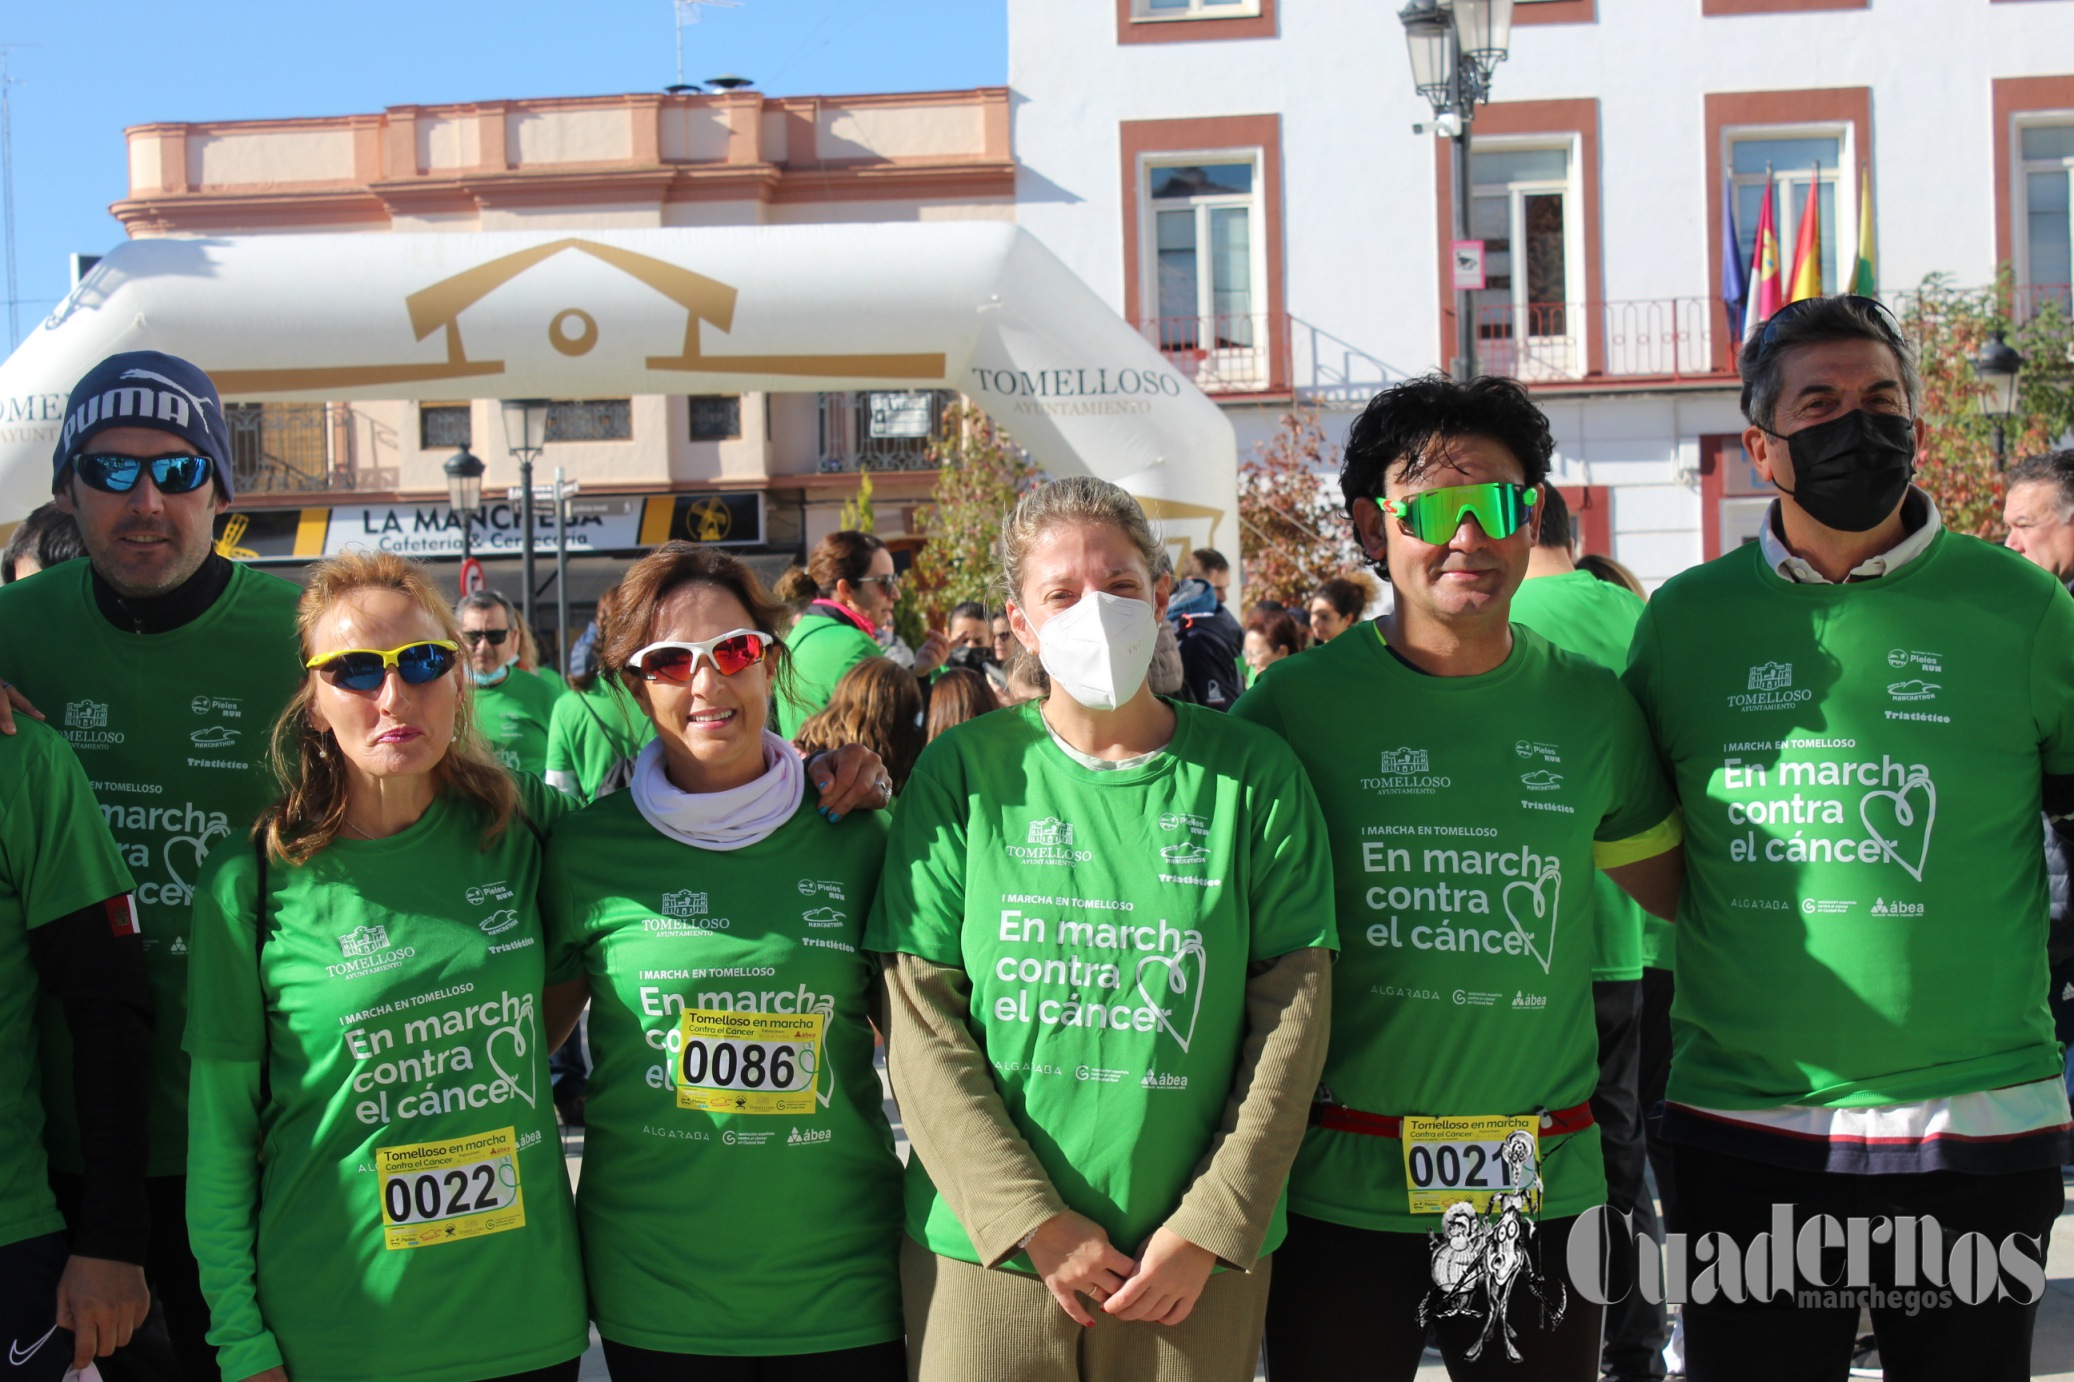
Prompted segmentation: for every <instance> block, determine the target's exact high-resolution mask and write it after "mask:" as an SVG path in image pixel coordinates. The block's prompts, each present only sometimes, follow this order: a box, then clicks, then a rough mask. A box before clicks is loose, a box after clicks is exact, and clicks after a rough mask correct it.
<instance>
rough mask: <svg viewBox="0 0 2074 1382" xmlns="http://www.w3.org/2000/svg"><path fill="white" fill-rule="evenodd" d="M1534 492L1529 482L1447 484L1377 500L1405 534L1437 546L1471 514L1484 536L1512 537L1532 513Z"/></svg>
mask: <svg viewBox="0 0 2074 1382" xmlns="http://www.w3.org/2000/svg"><path fill="white" fill-rule="evenodd" d="M1535 494H1536V491H1535V489H1534V487H1533V486H1532V485H1507V484H1495V483H1493V484H1481V485H1446V486H1443V487H1442V488H1440V489H1429V490H1426V491H1425V492H1424V493H1421V494H1409V495H1406V496H1405V497H1404V498H1402V499H1377V500H1376V503H1377V504H1378V505H1380V506H1381V508H1382V510H1383V512H1384V513H1386V514H1389V515H1390V516H1391V517H1392V518H1394V519H1396V520H1397V526H1398V527H1400V528H1402V529H1403V530H1404V531H1405V532H1406V533H1407V534H1409V535H1410V536H1412V537H1415V538H1417V539H1418V540H1419V541H1421V542H1429V543H1432V544H1433V545H1434V546H1435V547H1440V546H1445V545H1446V544H1447V543H1449V542H1452V541H1454V538H1455V532H1456V530H1457V529H1459V528H1460V527H1461V526H1462V520H1463V519H1464V518H1467V517H1468V516H1469V515H1471V514H1474V515H1475V516H1476V522H1477V526H1478V527H1480V528H1482V529H1483V531H1484V536H1485V537H1491V538H1505V537H1511V536H1512V535H1513V534H1514V533H1516V532H1518V531H1519V530H1520V528H1521V527H1523V526H1524V525H1525V524H1526V521H1527V518H1528V516H1529V515H1530V514H1531V513H1533V511H1534V498H1535Z"/></svg>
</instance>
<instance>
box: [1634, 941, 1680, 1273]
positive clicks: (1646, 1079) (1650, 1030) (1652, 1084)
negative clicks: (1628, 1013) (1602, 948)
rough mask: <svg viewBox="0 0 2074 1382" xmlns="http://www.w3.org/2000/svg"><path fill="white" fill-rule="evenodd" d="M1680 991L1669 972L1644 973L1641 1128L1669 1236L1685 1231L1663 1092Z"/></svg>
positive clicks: (1669, 1060) (1662, 970) (1668, 1072)
mask: <svg viewBox="0 0 2074 1382" xmlns="http://www.w3.org/2000/svg"><path fill="white" fill-rule="evenodd" d="M1677 988H1678V985H1677V982H1676V981H1675V980H1674V979H1673V978H1672V977H1671V971H1670V970H1668V969H1645V970H1643V971H1642V1056H1641V1064H1640V1075H1641V1091H1642V1127H1643V1130H1644V1132H1645V1133H1646V1135H1647V1138H1648V1142H1649V1171H1650V1174H1652V1175H1654V1176H1655V1177H1656V1198H1657V1199H1658V1200H1659V1201H1661V1202H1662V1204H1663V1213H1662V1215H1660V1216H1659V1217H1660V1218H1661V1220H1662V1223H1663V1230H1664V1232H1666V1233H1681V1232H1683V1231H1684V1230H1683V1229H1681V1228H1680V1227H1679V1225H1678V1172H1677V1169H1676V1168H1675V1167H1673V1166H1672V1165H1671V1144H1670V1143H1668V1142H1666V1141H1664V1090H1665V1089H1666V1088H1668V1087H1669V1085H1670V1082H1671V998H1672V996H1673V995H1674V994H1675V993H1676V992H1677Z"/></svg>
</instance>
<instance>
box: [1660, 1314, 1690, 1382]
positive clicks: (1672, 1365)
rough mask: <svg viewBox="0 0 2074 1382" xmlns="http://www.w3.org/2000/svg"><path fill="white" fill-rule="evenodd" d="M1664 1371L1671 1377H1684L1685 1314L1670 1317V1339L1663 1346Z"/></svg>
mask: <svg viewBox="0 0 2074 1382" xmlns="http://www.w3.org/2000/svg"><path fill="white" fill-rule="evenodd" d="M1664 1371H1665V1372H1667V1373H1669V1374H1670V1375H1671V1376H1672V1377H1683V1376H1685V1313H1684V1312H1683V1311H1680V1312H1679V1313H1678V1314H1676V1315H1674V1316H1672V1317H1671V1337H1670V1339H1669V1340H1668V1341H1667V1342H1666V1343H1665V1344H1664Z"/></svg>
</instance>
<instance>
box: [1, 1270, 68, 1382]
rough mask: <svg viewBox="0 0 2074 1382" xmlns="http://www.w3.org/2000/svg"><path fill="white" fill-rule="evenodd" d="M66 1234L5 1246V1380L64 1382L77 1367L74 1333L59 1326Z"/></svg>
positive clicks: (3, 1308)
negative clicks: (67, 1374) (75, 1363)
mask: <svg viewBox="0 0 2074 1382" xmlns="http://www.w3.org/2000/svg"><path fill="white" fill-rule="evenodd" d="M69 1255H70V1254H69V1253H68V1252H67V1250H66V1247H65V1235H64V1234H62V1233H46V1234H42V1235H40V1236H39V1237H35V1238H24V1239H22V1240H20V1241H19V1242H14V1243H8V1244H5V1245H0V1348H4V1349H6V1350H7V1351H6V1353H4V1354H0V1379H5V1382H58V1379H59V1378H60V1377H63V1376H64V1375H65V1369H66V1368H68V1367H70V1366H71V1365H72V1331H71V1330H69V1329H60V1328H58V1278H59V1277H61V1276H63V1275H64V1274H65V1260H66V1258H67V1257H68V1256H69Z"/></svg>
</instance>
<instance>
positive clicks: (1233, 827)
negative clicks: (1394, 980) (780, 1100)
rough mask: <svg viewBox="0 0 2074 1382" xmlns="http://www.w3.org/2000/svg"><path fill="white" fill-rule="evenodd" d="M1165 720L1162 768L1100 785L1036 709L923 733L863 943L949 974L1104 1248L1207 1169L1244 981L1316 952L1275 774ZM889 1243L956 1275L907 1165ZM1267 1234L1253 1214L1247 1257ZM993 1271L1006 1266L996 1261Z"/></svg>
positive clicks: (1228, 1087) (1311, 804) (1302, 861)
mask: <svg viewBox="0 0 2074 1382" xmlns="http://www.w3.org/2000/svg"><path fill="white" fill-rule="evenodd" d="M1174 715H1175V723H1174V738H1173V740H1172V742H1171V743H1169V744H1168V745H1167V748H1166V751H1165V752H1164V753H1161V754H1159V755H1158V756H1157V757H1155V758H1153V759H1152V760H1151V761H1149V762H1147V763H1144V764H1140V765H1138V766H1134V767H1128V768H1118V769H1112V770H1107V771H1097V770H1094V769H1090V768H1087V767H1085V766H1083V765H1081V764H1080V763H1077V762H1075V761H1074V760H1073V759H1072V758H1070V757H1068V756H1067V755H1066V754H1065V753H1064V752H1062V751H1061V750H1060V748H1059V746H1058V745H1057V744H1056V743H1054V742H1053V741H1052V738H1051V734H1050V731H1048V730H1047V729H1046V728H1045V725H1044V720H1043V715H1042V711H1041V710H1040V707H1039V703H1038V702H1036V701H1030V702H1027V703H1025V704H1023V705H1021V706H1018V707H1016V708H1014V709H1012V710H1005V711H1002V712H1000V713H999V714H993V715H983V716H981V717H980V718H978V719H976V720H971V721H968V722H967V723H965V724H963V725H960V726H958V727H956V728H955V729H952V730H950V731H948V732H947V733H945V734H944V735H942V736H941V737H939V738H938V739H937V740H936V742H934V743H932V744H931V745H929V747H928V748H927V749H926V750H924V751H923V753H922V757H921V760H920V761H919V762H918V763H917V764H916V766H915V771H914V775H913V776H912V777H910V778H909V779H908V783H907V790H906V791H905V792H903V793H902V794H901V798H900V814H899V816H898V818H897V819H896V820H895V821H894V825H893V835H894V839H893V846H892V849H891V850H890V851H889V864H888V867H887V869H886V875H885V880H884V882H883V884H882V886H881V887H880V890H879V897H878V902H877V904H876V906H874V907H873V909H872V919H871V928H870V930H869V931H868V932H867V934H866V937H865V943H866V944H867V945H868V946H869V947H870V948H871V949H873V950H876V951H882V952H889V953H890V952H901V953H906V954H911V955H918V956H920V957H921V958H922V959H925V960H928V961H930V962H932V963H934V964H940V965H955V966H958V967H961V968H963V969H964V970H965V972H966V973H967V974H968V975H969V976H970V977H971V980H972V1011H971V1017H970V1019H969V1020H970V1023H971V1026H972V1029H973V1033H974V1035H975V1036H976V1037H977V1038H978V1039H979V1044H980V1047H981V1049H982V1050H983V1051H984V1052H985V1054H986V1057H987V1059H988V1060H989V1061H990V1062H991V1063H992V1064H993V1067H994V1081H995V1084H996V1085H997V1086H999V1088H1000V1091H1001V1097H1002V1099H1003V1101H1004V1102H1005V1103H1006V1104H1007V1107H1008V1113H1009V1116H1010V1117H1011V1118H1013V1119H1014V1120H1015V1123H1016V1126H1017V1127H1018V1128H1020V1129H1021V1130H1022V1132H1023V1135H1024V1137H1025V1138H1027V1139H1028V1140H1029V1143H1030V1147H1031V1150H1032V1151H1034V1152H1035V1153H1036V1155H1037V1159H1038V1161H1039V1162H1040V1163H1042V1165H1043V1167H1044V1170H1045V1172H1046V1174H1047V1175H1048V1176H1049V1177H1050V1178H1051V1183H1052V1185H1053V1186H1054V1188H1056V1189H1057V1191H1058V1192H1059V1194H1060V1195H1061V1196H1062V1197H1063V1198H1064V1199H1065V1201H1066V1203H1067V1204H1068V1205H1070V1206H1072V1207H1073V1208H1074V1209H1075V1210H1077V1211H1078V1212H1080V1213H1082V1214H1085V1215H1086V1216H1088V1217H1089V1218H1091V1219H1093V1220H1094V1221H1095V1222H1096V1223H1098V1224H1100V1225H1101V1226H1102V1227H1103V1228H1104V1229H1105V1230H1107V1232H1108V1234H1109V1240H1110V1241H1111V1242H1112V1243H1114V1244H1116V1246H1117V1247H1118V1248H1120V1249H1121V1250H1123V1251H1124V1252H1135V1251H1136V1250H1137V1248H1138V1246H1139V1245H1140V1244H1141V1243H1143V1242H1144V1241H1145V1239H1146V1237H1147V1236H1148V1235H1149V1234H1151V1232H1152V1231H1153V1230H1154V1229H1155V1228H1157V1227H1159V1226H1160V1224H1162V1223H1164V1222H1165V1221H1166V1219H1167V1218H1168V1217H1169V1216H1170V1215H1172V1214H1173V1212H1174V1210H1175V1209H1176V1208H1177V1207H1178V1206H1179V1204H1180V1202H1181V1197H1182V1195H1183V1193H1184V1192H1185V1191H1186V1190H1187V1189H1188V1186H1189V1185H1190V1183H1191V1182H1193V1180H1194V1179H1195V1172H1196V1168H1197V1167H1198V1166H1199V1165H1200V1164H1201V1162H1202V1159H1203V1157H1204V1155H1205V1154H1206V1153H1207V1152H1208V1151H1209V1148H1210V1142H1211V1139H1212V1138H1213V1137H1214V1136H1215V1134H1216V1131H1217V1128H1218V1123H1219V1119H1220V1118H1221V1117H1222V1115H1223V1113H1224V1107H1225V1103H1226V1101H1227V1100H1228V1099H1229V1098H1230V1096H1231V1092H1232V1078H1233V1074H1234V1071H1235V1069H1236V1066H1237V1062H1238V1059H1239V1053H1240V1047H1241V1045H1242V1043H1243V1042H1244V1040H1245V1036H1246V1012H1245V989H1246V974H1247V967H1248V966H1249V965H1251V964H1253V963H1255V962H1256V961H1262V960H1270V959H1273V958H1275V957H1276V956H1279V955H1285V954H1287V953H1289V952H1290V951H1293V950H1301V949H1304V948H1306V947H1309V946H1327V947H1332V948H1337V946H1338V943H1339V942H1338V936H1337V934H1336V932H1335V931H1334V929H1333V923H1332V897H1331V891H1330V890H1331V879H1332V866H1331V861H1330V859H1329V857H1328V856H1327V853H1326V849H1325V832H1324V822H1323V820H1321V819H1320V817H1319V814H1318V802H1317V798H1316V797H1315V796H1313V795H1312V793H1311V790H1310V787H1309V785H1308V784H1307V783H1306V782H1305V781H1304V776H1303V771H1302V769H1301V768H1299V767H1298V765H1297V762H1296V759H1295V757H1294V755H1292V754H1291V753H1290V752H1289V750H1288V749H1287V748H1286V747H1285V746H1283V745H1282V744H1280V743H1277V742H1276V741H1275V739H1274V738H1273V736H1271V735H1267V734H1262V733H1261V732H1260V731H1259V730H1257V729H1255V728H1253V727H1252V726H1250V725H1241V724H1237V723H1235V722H1233V721H1232V720H1230V719H1228V718H1227V717H1226V716H1225V715H1223V714H1222V713H1219V712H1216V711H1209V710H1203V709H1201V708H1199V707H1196V706H1192V705H1177V706H1175V707H1174ZM906 1114H907V1117H908V1118H909V1119H910V1120H911V1121H919V1120H921V1119H926V1118H927V1117H928V1116H929V1112H928V1110H927V1109H925V1108H911V1109H908V1110H906ZM907 1231H908V1235H909V1236H910V1237H912V1238H913V1239H914V1240H915V1241H916V1242H918V1243H921V1244H923V1245H925V1246H926V1247H928V1248H929V1249H931V1250H932V1251H934V1252H937V1253H941V1254H943V1255H944V1256H946V1257H954V1258H958V1259H960V1260H962V1261H966V1262H976V1261H978V1260H979V1258H978V1254H977V1253H976V1252H975V1251H974V1249H973V1246H972V1240H971V1239H970V1237H968V1236H967V1234H966V1232H965V1229H964V1227H963V1226H962V1225H960V1224H959V1223H958V1221H957V1218H956V1216H955V1215H953V1214H952V1213H951V1209H950V1206H949V1205H948V1204H946V1203H945V1202H944V1200H943V1198H942V1196H941V1195H940V1194H939V1193H938V1192H937V1190H936V1187H935V1185H934V1183H933V1182H931V1180H930V1179H929V1173H928V1171H927V1169H926V1168H925V1167H923V1165H922V1163H921V1159H920V1158H919V1157H911V1158H910V1159H909V1161H908V1167H907ZM1282 1233H1283V1217H1282V1209H1281V1206H1280V1205H1277V1207H1276V1210H1275V1217H1274V1223H1273V1226H1272V1227H1271V1228H1270V1230H1269V1233H1268V1236H1267V1239H1266V1242H1265V1245H1264V1246H1263V1247H1262V1249H1261V1251H1262V1252H1263V1253H1267V1252H1273V1251H1274V1249H1275V1246H1276V1244H1278V1243H1279V1242H1281V1239H1282ZM1010 1265H1012V1266H1014V1267H1016V1268H1017V1269H1019V1270H1024V1271H1027V1270H1029V1260H1028V1258H1027V1257H1026V1256H1024V1255H1023V1254H1020V1253H1018V1254H1017V1255H1016V1256H1015V1257H1013V1258H1011V1259H1010Z"/></svg>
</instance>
